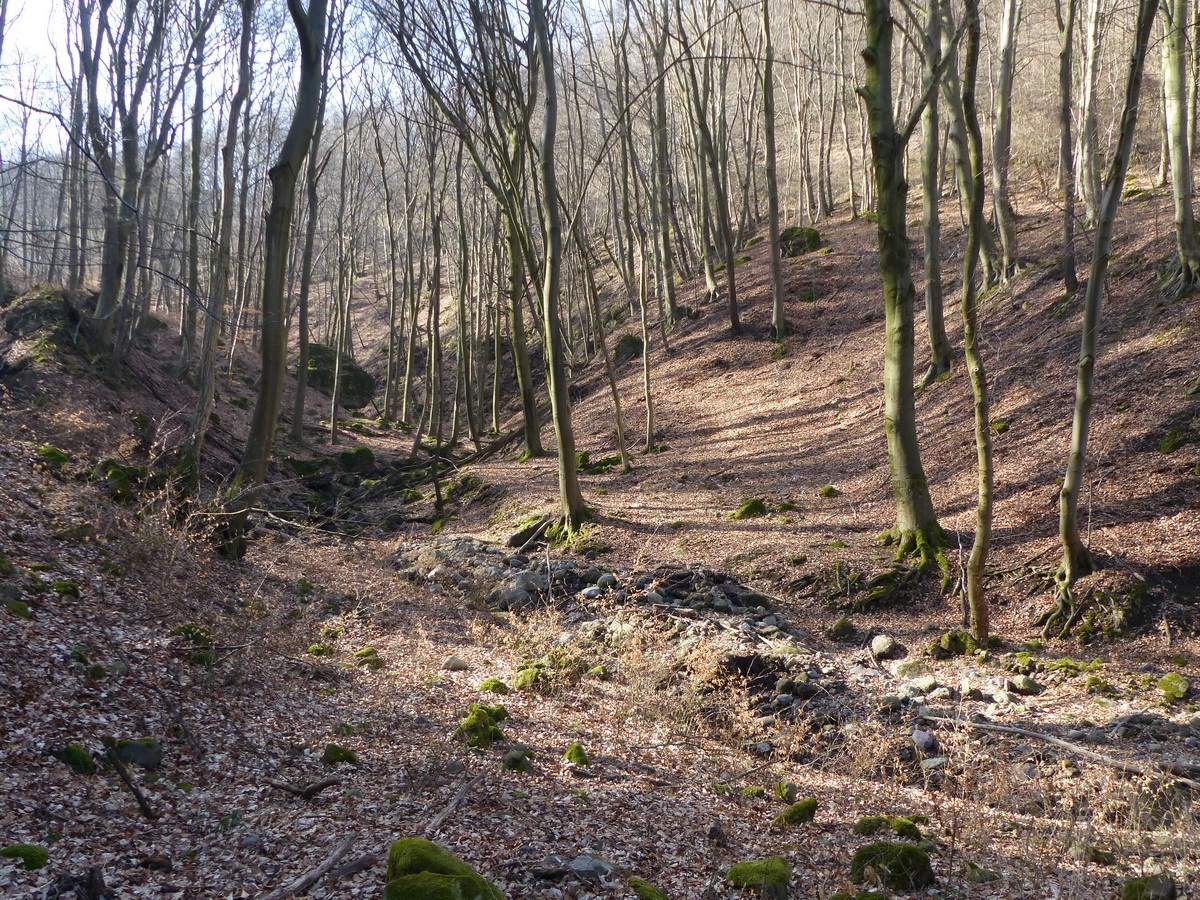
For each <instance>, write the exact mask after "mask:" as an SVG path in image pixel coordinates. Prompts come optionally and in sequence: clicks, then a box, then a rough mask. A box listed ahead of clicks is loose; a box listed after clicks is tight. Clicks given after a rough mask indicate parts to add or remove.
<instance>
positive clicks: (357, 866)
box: [329, 853, 379, 881]
mask: <svg viewBox="0 0 1200 900" xmlns="http://www.w3.org/2000/svg"><path fill="white" fill-rule="evenodd" d="M377 862H379V854H378V853H364V854H363V855H362V856H360V857H359V858H358V859H352V860H350V862H348V863H346V864H345V865H344V866H338V867H337V868H336V869H334V870H333V871H332V872H330V873H329V877H330V878H332V879H333V880H334V881H337V880H339V879H342V878H349V877H350V876H351V875H357V874H358V873H359V872H365V871H367V869H369V868H371V867H372V866H374V865H375V864H376V863H377Z"/></svg>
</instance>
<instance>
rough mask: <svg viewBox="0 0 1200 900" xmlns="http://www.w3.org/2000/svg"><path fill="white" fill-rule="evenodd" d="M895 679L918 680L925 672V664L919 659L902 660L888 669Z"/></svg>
mask: <svg viewBox="0 0 1200 900" xmlns="http://www.w3.org/2000/svg"><path fill="white" fill-rule="evenodd" d="M888 671H889V672H891V673H892V677H894V678H916V677H917V676H918V675H920V674H921V673H922V672H924V671H925V664H924V663H922V662H921V661H920V660H919V659H902V660H900V661H899V662H895V663H892V664H891V666H889V667H888Z"/></svg>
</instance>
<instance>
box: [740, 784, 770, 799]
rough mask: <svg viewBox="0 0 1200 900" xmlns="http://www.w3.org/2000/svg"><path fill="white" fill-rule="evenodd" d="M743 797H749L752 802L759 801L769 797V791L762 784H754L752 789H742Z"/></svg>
mask: <svg viewBox="0 0 1200 900" xmlns="http://www.w3.org/2000/svg"><path fill="white" fill-rule="evenodd" d="M742 796H743V797H749V798H750V799H751V800H758V799H761V798H762V797H765V796H767V789H766V788H765V787H763V786H762V785H761V784H752V785H750V787H744V788H742Z"/></svg>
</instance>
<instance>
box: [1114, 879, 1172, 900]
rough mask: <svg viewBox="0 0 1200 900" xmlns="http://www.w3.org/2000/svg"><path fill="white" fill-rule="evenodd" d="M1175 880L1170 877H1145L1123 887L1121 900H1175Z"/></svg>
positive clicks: (1130, 880)
mask: <svg viewBox="0 0 1200 900" xmlns="http://www.w3.org/2000/svg"><path fill="white" fill-rule="evenodd" d="M1175 895H1176V888H1175V879H1173V878H1172V877H1171V876H1170V875H1165V874H1162V873H1159V874H1158V875H1143V876H1142V877H1141V878H1130V879H1129V880H1128V881H1126V882H1125V883H1124V884H1123V885H1121V900H1175Z"/></svg>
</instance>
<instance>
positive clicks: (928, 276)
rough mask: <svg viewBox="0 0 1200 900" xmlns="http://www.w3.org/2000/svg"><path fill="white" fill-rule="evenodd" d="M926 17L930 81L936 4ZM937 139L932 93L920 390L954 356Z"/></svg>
mask: <svg viewBox="0 0 1200 900" xmlns="http://www.w3.org/2000/svg"><path fill="white" fill-rule="evenodd" d="M926 16H927V17H928V18H927V20H926V25H925V77H926V78H927V79H930V80H932V79H933V78H935V77H936V76H937V68H938V65H939V64H940V63H941V60H942V54H941V38H940V35H941V30H942V25H941V22H942V16H941V10H940V8H939V0H929V7H928V9H927V10H926ZM939 137H940V129H939V125H938V94H937V91H934V92H933V95H932V96H931V97H930V98H929V102H928V103H927V104H926V106H925V113H924V114H923V115H922V116H921V231H922V235H923V237H924V240H925V324H926V326H927V328H928V331H929V369H928V371H926V373H925V377H924V378H922V379H921V387H923V388H924V387H928V386H929V385H931V384H933V382H934V381H936V380H937V378H938V376H940V375H942V374H944V373H946V372H949V371H950V363H951V360H952V359H953V355H954V354H953V352H952V351H951V349H950V339H949V338H948V337H947V336H946V316H945V303H944V298H943V294H942V238H941V222H940V219H939V214H938V201H939V200H941V191H940V189H939V183H938V150H939V147H938V138H939ZM976 237H977V238H978V235H977V236H976ZM975 252H978V249H976V250H975Z"/></svg>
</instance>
